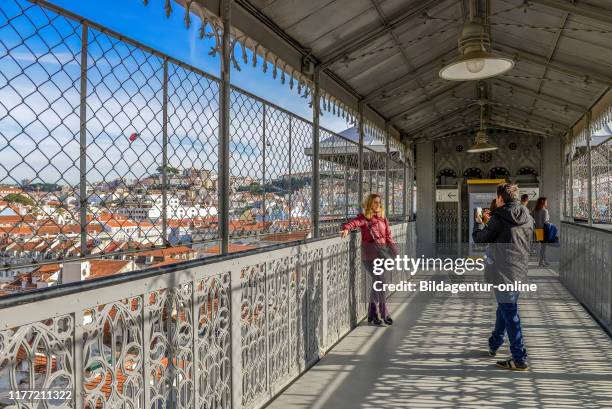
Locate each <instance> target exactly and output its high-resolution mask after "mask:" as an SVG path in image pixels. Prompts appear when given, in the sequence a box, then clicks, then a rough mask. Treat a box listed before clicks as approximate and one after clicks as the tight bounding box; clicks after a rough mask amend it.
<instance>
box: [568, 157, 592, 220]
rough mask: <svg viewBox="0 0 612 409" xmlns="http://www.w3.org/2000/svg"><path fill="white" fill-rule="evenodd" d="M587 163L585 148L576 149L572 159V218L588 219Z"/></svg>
mask: <svg viewBox="0 0 612 409" xmlns="http://www.w3.org/2000/svg"><path fill="white" fill-rule="evenodd" d="M588 168H589V163H588V152H587V148H586V146H580V147H576V149H575V152H574V156H573V158H572V198H573V199H572V200H573V204H572V206H573V209H574V214H573V216H574V218H577V219H588V217H589V208H588V184H589V170H588Z"/></svg>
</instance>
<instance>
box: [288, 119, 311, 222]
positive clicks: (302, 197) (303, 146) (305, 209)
mask: <svg viewBox="0 0 612 409" xmlns="http://www.w3.org/2000/svg"><path fill="white" fill-rule="evenodd" d="M291 124H292V125H291V227H292V229H294V230H303V229H310V218H311V215H312V155H311V154H309V152H308V149H309V148H311V146H312V124H310V123H309V122H307V121H305V120H303V119H299V118H293V119H292V123H291Z"/></svg>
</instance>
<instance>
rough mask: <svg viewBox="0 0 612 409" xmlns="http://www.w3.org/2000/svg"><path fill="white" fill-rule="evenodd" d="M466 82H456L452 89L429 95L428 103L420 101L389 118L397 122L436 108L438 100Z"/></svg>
mask: <svg viewBox="0 0 612 409" xmlns="http://www.w3.org/2000/svg"><path fill="white" fill-rule="evenodd" d="M465 84H466V83H465V82H455V83H453V84H452V85H451V86H450V87H448V88H445V89H443V90H440V91H438V92H436V93H433V94H430V95H429V99H428V100H426V101H422V100H420V101H419V102H417V103H415V104H414V105H411V106H409V107H407V108H405V109H403V110H402V111H400V112H398V113H397V114H395V115H392V116H391V118H389V120H390V121H391V122H393V121H396V120H398V119H400V118H402V117H405V116H410V115H412V114H414V113H416V112H418V111H420V110H422V109H425V108H429V107H432V106H434V104H435V103H436V102H437V99H438V98H439V97H441V96H444V95H446V94H447V93H448V92H450V91H453V90H454V89H457V88H458V87H460V86H461V85H465Z"/></svg>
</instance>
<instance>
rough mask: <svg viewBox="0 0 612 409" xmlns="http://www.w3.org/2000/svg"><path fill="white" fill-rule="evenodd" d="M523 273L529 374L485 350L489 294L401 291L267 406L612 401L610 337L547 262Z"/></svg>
mask: <svg viewBox="0 0 612 409" xmlns="http://www.w3.org/2000/svg"><path fill="white" fill-rule="evenodd" d="M416 277H419V275H417V276H416ZM421 278H422V277H421ZM434 278H435V279H436V280H438V279H439V280H442V279H443V280H445V281H449V280H450V279H452V277H448V276H447V275H446V274H437V275H435V276H434ZM530 278H531V280H532V282H534V283H536V284H538V292H537V293H536V294H529V293H523V294H522V295H521V300H520V302H519V305H520V312H521V319H522V320H523V329H524V331H525V337H526V342H527V348H528V351H529V357H530V364H531V370H530V371H529V372H526V373H525V372H509V371H505V370H503V369H498V368H496V367H495V366H494V362H495V360H496V358H491V357H489V356H488V355H487V354H486V348H487V346H486V340H487V337H488V336H489V334H490V331H491V326H492V320H493V318H494V312H495V300H494V298H493V297H492V296H491V295H489V294H486V295H485V294H482V295H474V294H467V295H466V293H464V294H455V295H453V294H449V293H442V292H435V293H412V294H410V293H408V295H406V294H407V293H401V294H396V295H394V296H393V297H392V300H393V302H394V305H393V311H394V314H393V317H394V318H395V323H394V325H393V326H392V327H384V328H379V327H373V326H368V325H367V324H365V323H362V325H360V326H359V327H357V328H356V329H355V330H353V331H352V332H351V333H349V334H348V335H347V336H346V337H345V338H344V339H343V340H342V341H341V342H340V343H339V344H338V345H336V346H335V347H334V348H333V349H332V350H331V351H330V352H329V353H328V354H327V355H326V356H325V357H323V358H322V359H321V361H320V362H319V363H317V365H315V366H314V367H313V368H312V369H311V370H309V371H308V372H306V373H305V374H304V375H303V376H302V377H301V378H299V379H298V380H297V381H296V382H295V383H294V384H293V385H291V386H290V387H289V388H288V389H287V390H285V391H284V393H283V394H282V395H281V396H279V397H278V398H277V399H276V400H275V401H273V402H272V404H271V405H270V406H269V408H272V409H277V408H278V409H280V408H288V407H290V408H334V409H338V408H348V407H350V408H406V407H410V408H448V407H461V408H463V407H465V408H474V407H478V408H486V407H504V408H514V407H538V408H543V407H550V408H603V407H612V367H611V366H610V365H611V364H612V341H611V340H610V338H609V337H608V335H607V334H606V333H605V332H604V331H603V330H602V329H601V327H600V326H598V324H597V323H596V322H595V321H594V320H593V319H592V318H591V317H590V316H589V314H588V313H587V312H586V311H585V309H584V308H583V307H582V306H581V305H580V303H578V302H577V301H576V299H575V298H574V297H573V296H572V295H570V293H568V291H567V290H566V289H565V287H564V286H563V284H561V283H560V282H559V281H558V279H557V277H556V273H554V272H553V270H550V269H538V268H532V269H531V271H530ZM502 350H504V352H503V353H502V354H500V355H498V356H502V357H504V356H506V354H508V351H507V346H506V345H504V347H502ZM500 351H501V350H500Z"/></svg>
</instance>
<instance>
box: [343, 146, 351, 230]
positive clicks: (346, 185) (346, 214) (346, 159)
mask: <svg viewBox="0 0 612 409" xmlns="http://www.w3.org/2000/svg"><path fill="white" fill-rule="evenodd" d="M342 141H343V142H344V218H345V219H347V220H348V218H349V192H348V191H349V146H350V145H349V142H348V141H346V140H344V139H342Z"/></svg>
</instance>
